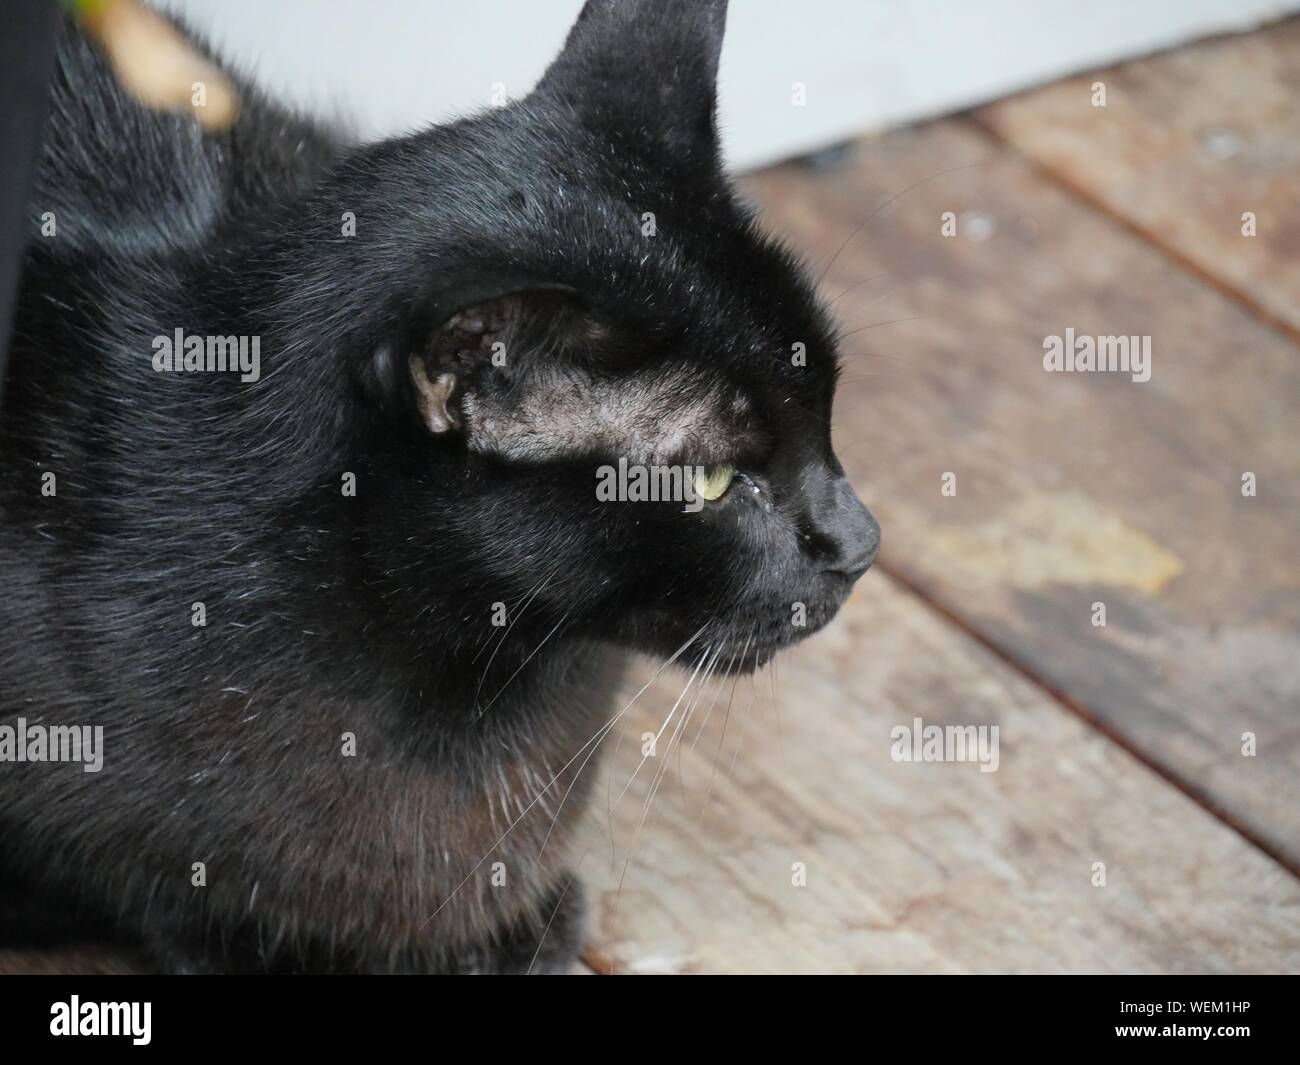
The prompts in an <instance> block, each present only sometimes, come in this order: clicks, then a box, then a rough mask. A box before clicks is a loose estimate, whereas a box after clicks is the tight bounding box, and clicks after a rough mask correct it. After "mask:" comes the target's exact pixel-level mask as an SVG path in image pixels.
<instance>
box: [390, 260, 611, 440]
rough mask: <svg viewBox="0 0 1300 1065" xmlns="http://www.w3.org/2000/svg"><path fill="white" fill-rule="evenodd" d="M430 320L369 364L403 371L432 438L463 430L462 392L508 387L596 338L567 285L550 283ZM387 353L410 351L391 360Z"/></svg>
mask: <svg viewBox="0 0 1300 1065" xmlns="http://www.w3.org/2000/svg"><path fill="white" fill-rule="evenodd" d="M463 297H464V292H462V294H461V298H463ZM440 302H441V301H440ZM432 321H433V322H434V324H433V325H432V326H431V327H426V326H418V327H417V328H416V330H415V331H414V332H413V333H409V334H408V336H407V339H406V340H405V341H404V342H403V343H402V344H401V345H400V347H398V348H397V349H394V348H393V347H392V346H389V345H385V346H384V347H383V348H382V349H381V351H380V353H379V356H378V358H377V359H376V360H375V363H376V365H383V366H384V367H385V370H384V371H383V372H384V373H386V374H388V375H392V374H393V373H394V371H395V372H396V374H397V375H400V376H405V378H406V379H407V382H408V388H407V392H408V394H409V396H410V397H411V400H412V401H413V403H414V407H415V409H416V410H417V411H418V412H419V416H420V420H421V422H423V423H424V427H425V429H426V430H427V431H428V432H430V433H432V434H433V435H435V436H446V435H449V434H454V433H461V432H464V431H466V430H465V420H464V418H463V417H462V413H461V405H462V402H463V401H464V400H465V398H466V396H468V395H474V394H479V395H481V394H482V393H483V391H484V390H488V391H492V390H499V389H503V388H504V389H509V388H511V387H515V386H517V385H519V384H521V383H522V382H523V381H524V380H525V379H527V378H528V375H529V374H530V373H531V372H533V371H534V370H535V369H536V367H537V366H538V364H539V363H545V362H547V361H550V360H551V359H553V358H554V357H556V356H562V355H564V354H565V353H568V352H569V351H570V350H571V349H573V348H574V347H575V346H576V347H581V346H583V345H584V344H587V343H590V342H591V341H592V340H593V339H594V338H595V337H596V336H598V332H597V328H596V327H595V325H594V324H593V323H592V321H591V319H590V318H588V317H587V315H586V312H585V310H584V309H583V308H582V307H581V306H580V305H579V304H578V303H577V302H576V301H575V299H574V298H573V294H572V290H571V289H569V288H567V287H565V286H560V285H555V284H550V285H539V286H535V287H531V288H528V289H525V290H523V291H509V292H506V293H505V294H503V295H492V296H490V297H487V298H481V299H479V301H478V302H476V303H472V304H469V305H462V306H461V307H460V309H459V310H457V311H456V312H455V313H453V314H451V315H450V317H445V311H443V312H442V313H438V312H437V311H435V312H434V314H433V318H432ZM394 350H404V351H406V352H408V353H409V354H408V355H407V356H406V358H405V359H402V360H397V359H395V358H394V357H393V351H394Z"/></svg>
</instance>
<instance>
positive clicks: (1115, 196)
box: [977, 19, 1300, 334]
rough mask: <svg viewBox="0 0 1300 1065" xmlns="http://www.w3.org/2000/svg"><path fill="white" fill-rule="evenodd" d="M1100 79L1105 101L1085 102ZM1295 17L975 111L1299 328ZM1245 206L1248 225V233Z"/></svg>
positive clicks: (1067, 179) (1299, 43)
mask: <svg viewBox="0 0 1300 1065" xmlns="http://www.w3.org/2000/svg"><path fill="white" fill-rule="evenodd" d="M1098 81H1100V82H1102V83H1103V84H1104V85H1105V91H1106V106H1105V107H1094V106H1093V105H1092V86H1093V84H1094V83H1095V82H1098ZM1298 86H1300V20H1296V19H1292V20H1290V21H1288V22H1284V23H1282V24H1281V25H1279V26H1276V27H1274V28H1273V29H1270V30H1266V31H1262V32H1259V33H1252V34H1248V35H1246V36H1240V37H1228V38H1223V39H1220V40H1216V41H1211V42H1208V43H1205V44H1202V45H1198V46H1195V47H1190V48H1180V49H1178V50H1177V51H1174V52H1170V53H1168V54H1166V55H1162V56H1158V57H1155V58H1152V59H1144V60H1142V61H1140V62H1135V63H1126V64H1124V65H1122V66H1119V67H1115V68H1114V69H1111V70H1105V71H1101V72H1099V73H1096V74H1089V75H1087V76H1084V77H1079V78H1072V79H1070V80H1067V81H1063V82H1059V83H1057V84H1054V85H1051V86H1049V87H1047V88H1045V89H1039V90H1035V91H1033V92H1029V93H1025V94H1023V95H1021V96H1017V97H1013V98H1011V99H1008V100H1005V101H1000V102H998V103H996V104H993V105H991V106H989V107H986V108H983V109H982V110H980V111H978V112H977V116H978V118H979V120H980V121H981V122H983V123H986V124H987V125H988V126H989V127H990V128H991V129H993V130H995V131H996V132H997V134H998V135H999V136H1001V137H1004V138H1006V139H1007V140H1008V141H1010V142H1011V143H1013V144H1014V145H1015V146H1016V148H1018V149H1019V150H1020V151H1022V152H1024V153H1025V154H1026V155H1028V156H1030V157H1032V158H1033V159H1035V160H1037V161H1038V162H1039V163H1041V164H1042V165H1043V166H1045V167H1047V168H1048V169H1049V170H1050V171H1051V172H1052V174H1053V175H1054V176H1056V177H1057V178H1058V179H1059V180H1061V181H1063V182H1064V183H1066V184H1067V185H1069V186H1071V187H1073V188H1075V189H1077V190H1079V191H1080V192H1082V193H1083V194H1085V195H1087V196H1088V197H1090V198H1092V199H1094V200H1096V201H1097V202H1099V203H1101V204H1104V205H1105V207H1106V209H1107V210H1110V211H1113V212H1114V213H1115V214H1116V215H1118V216H1121V217H1123V218H1124V219H1126V220H1128V221H1129V222H1131V223H1132V224H1133V225H1134V226H1136V227H1138V228H1139V229H1140V230H1141V231H1142V232H1143V233H1144V234H1146V235H1147V236H1148V237H1149V239H1151V240H1152V241H1153V242H1155V243H1156V244H1159V245H1161V246H1162V247H1165V248H1168V249H1170V250H1171V251H1172V252H1173V253H1175V254H1176V255H1177V256H1179V257H1180V258H1182V259H1184V260H1186V261H1187V262H1189V263H1192V264H1195V266H1196V268H1198V269H1199V270H1202V271H1204V272H1205V274H1206V275H1208V276H1211V277H1214V278H1216V279H1218V280H1220V281H1221V282H1223V283H1224V284H1225V285H1227V286H1229V287H1230V288H1232V289H1233V290H1235V291H1236V292H1237V293H1239V294H1240V295H1241V296H1242V297H1243V298H1245V299H1246V300H1248V301H1250V302H1252V303H1253V304H1255V305H1256V306H1258V307H1260V308H1262V309H1263V310H1264V311H1265V312H1266V313H1267V314H1268V315H1269V316H1271V317H1273V318H1276V319H1277V320H1279V321H1281V322H1284V323H1286V325H1287V326H1289V327H1290V329H1292V330H1293V331H1296V333H1297V334H1300V300H1297V298H1296V297H1297V294H1300V256H1297V255H1296V254H1295V249H1296V247H1297V246H1298V245H1300V196H1297V195H1296V173H1297V171H1298V170H1300V108H1297V107H1296V93H1297V87H1298ZM1245 212H1252V213H1253V214H1254V216H1255V229H1256V235H1255V236H1253V237H1247V236H1245V235H1243V232H1242V229H1243V225H1244V223H1243V219H1242V216H1243V214H1244V213H1245Z"/></svg>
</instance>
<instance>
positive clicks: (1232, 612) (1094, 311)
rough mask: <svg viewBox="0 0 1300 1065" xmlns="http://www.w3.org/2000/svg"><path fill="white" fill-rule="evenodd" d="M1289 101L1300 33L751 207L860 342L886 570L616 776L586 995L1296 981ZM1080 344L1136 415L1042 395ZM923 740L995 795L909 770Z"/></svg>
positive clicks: (761, 198)
mask: <svg viewBox="0 0 1300 1065" xmlns="http://www.w3.org/2000/svg"><path fill="white" fill-rule="evenodd" d="M1097 81H1102V82H1104V83H1105V87H1106V106H1105V107H1104V108H1102V107H1094V106H1093V105H1092V102H1091V98H1092V94H1093V83H1094V82H1097ZM1298 100H1300V22H1290V23H1284V24H1282V25H1281V26H1279V27H1276V28H1273V29H1270V30H1268V31H1265V32H1261V33H1257V34H1254V35H1251V36H1247V37H1241V38H1234V39H1226V40H1221V41H1213V42H1209V43H1206V44H1202V45H1197V46H1194V47H1189V48H1186V49H1183V50H1180V51H1177V52H1174V53H1171V54H1167V55H1163V56H1158V57H1155V58H1151V59H1146V60H1142V61H1138V62H1134V63H1130V64H1127V65H1124V66H1121V67H1118V68H1116V69H1113V70H1108V71H1103V72H1101V73H1093V74H1088V75H1087V76H1083V77H1078V78H1074V79H1071V80H1068V81H1065V82H1061V83H1059V84H1055V85H1052V86H1049V87H1047V88H1044V89H1040V90H1037V91H1033V92H1029V93H1027V94H1025V95H1023V96H1020V97H1017V98H1015V99H1011V100H1007V101H1004V102H1001V103H998V104H996V105H994V106H991V107H988V108H985V109H983V110H980V111H978V112H976V113H974V114H972V115H968V116H960V117H957V118H952V119H946V120H943V121H939V122H935V123H932V124H928V125H924V126H921V127H915V128H908V129H904V130H900V131H897V132H891V133H889V134H887V135H884V136H880V137H878V138H871V139H867V140H864V141H862V142H860V143H858V144H856V145H854V146H852V149H851V151H850V152H848V153H847V155H846V156H845V157H844V158H842V159H840V160H839V161H838V163H837V164H835V165H830V164H827V163H825V162H823V165H821V166H816V167H814V166H810V165H808V164H806V163H805V164H790V165H787V166H783V167H779V168H776V169H774V170H770V171H767V172H765V173H763V174H760V175H758V176H756V177H754V178H752V179H750V180H749V181H748V182H747V184H748V190H749V192H750V193H751V194H752V195H753V196H754V198H755V199H756V200H757V201H758V202H759V203H760V204H761V205H762V207H763V209H764V212H765V215H766V218H767V221H768V223H769V225H770V227H771V228H772V229H773V230H775V231H776V232H778V233H781V234H784V235H786V236H787V237H788V239H789V240H790V242H791V243H792V244H793V245H794V246H795V247H796V248H797V249H798V250H800V251H801V252H803V253H805V254H806V255H808V257H809V258H810V259H811V260H812V261H813V263H814V264H815V268H816V270H817V271H818V272H819V273H824V285H825V289H826V291H827V292H828V293H829V295H830V297H831V298H832V299H833V300H834V307H835V311H836V314H837V316H838V317H839V319H840V321H841V322H842V323H843V328H844V330H845V331H846V333H847V337H846V340H845V349H846V350H847V351H848V352H850V353H851V354H850V355H849V356H848V358H847V372H846V375H845V382H844V385H843V388H842V390H841V393H840V398H839V400H838V408H837V442H838V447H839V451H840V454H841V457H842V459H843V460H844V462H845V465H846V467H847V468H848V470H849V473H850V475H851V476H852V478H853V480H854V482H855V484H856V485H857V487H858V489H859V491H860V493H861V495H862V497H863V498H864V499H865V500H866V501H867V502H868V503H869V505H870V506H871V507H872V508H873V510H875V512H876V513H877V515H878V516H879V517H880V519H881V522H882V525H883V528H884V546H883V549H882V552H881V556H880V561H879V563H878V565H877V567H876V568H875V569H874V570H873V571H872V572H871V573H870V574H868V576H867V577H866V578H865V579H864V580H863V581H862V582H861V583H860V584H859V586H858V588H857V591H856V592H855V594H854V596H853V598H852V599H851V601H850V602H849V604H848V605H847V607H846V608H845V610H844V611H843V613H842V615H841V616H840V618H839V619H838V620H837V621H836V622H835V623H834V624H833V626H832V627H831V628H830V629H828V630H827V631H826V632H824V633H823V634H820V635H819V636H817V637H815V638H814V639H813V640H811V641H809V642H808V643H806V644H804V645H802V646H801V647H799V648H798V649H797V650H795V651H794V652H792V653H790V654H789V655H787V656H786V657H784V658H783V659H781V660H780V662H779V664H778V665H777V666H776V668H775V669H774V670H771V671H769V672H767V673H765V674H762V675H760V676H758V677H757V678H754V680H753V681H750V680H748V679H746V680H744V681H742V682H741V683H739V684H738V685H736V686H735V687H734V689H733V687H732V686H731V684H730V683H727V684H725V685H718V686H716V687H708V688H706V689H705V690H704V691H703V692H699V691H696V690H695V689H694V688H692V689H691V690H689V691H688V692H687V694H686V699H685V701H684V702H683V703H682V704H681V706H680V707H679V709H678V712H677V714H676V716H675V718H674V719H673V720H672V721H671V722H670V724H669V727H668V729H667V730H665V732H664V736H663V739H662V740H661V741H660V745H659V750H658V752H657V754H656V756H655V757H653V758H648V759H645V764H644V765H641V763H642V741H641V736H642V734H643V733H645V732H647V731H655V730H658V729H659V728H660V727H661V726H662V724H663V722H664V721H665V718H666V717H667V715H668V714H669V711H670V710H671V709H672V708H673V706H674V704H675V702H676V701H677V700H678V698H679V696H681V695H682V692H683V686H684V685H685V684H686V683H687V680H688V678H687V676H686V675H685V674H682V673H677V672H671V671H670V672H666V673H663V674H662V675H661V676H659V677H658V679H656V680H655V681H654V682H653V683H652V684H651V685H650V687H649V688H648V689H646V690H645V691H644V692H643V693H642V694H641V695H640V697H639V698H638V699H637V700H636V703H635V705H634V706H633V708H632V710H631V711H630V712H629V714H628V716H627V718H626V721H627V725H626V727H625V728H624V729H623V730H622V733H621V736H620V737H619V738H617V739H615V738H614V737H611V738H610V739H609V740H607V741H606V747H607V751H606V754H607V755H612V757H608V758H607V761H606V767H605V769H604V770H602V772H604V771H607V778H605V777H602V779H601V782H600V785H599V787H598V788H597V793H596V801H595V802H594V804H593V808H592V811H591V817H590V822H589V826H588V833H587V837H586V840H585V842H584V844H583V847H582V848H580V849H579V851H578V852H577V855H575V856H576V857H580V858H581V862H580V875H581V876H582V878H583V880H584V881H585V882H586V883H587V885H588V888H589V890H590V894H591V898H592V916H593V930H592V938H591V945H590V948H589V951H588V953H587V962H588V963H589V965H590V967H591V969H592V970H594V971H595V972H599V973H650V972H655V973H660V972H662V973H695V972H880V971H885V972H971V971H980V972H983V971H995V972H1003V971H1015V972H1035V973H1037V972H1060V971H1077V970H1082V971H1089V972H1153V973H1154V972H1175V973H1181V972H1206V971H1209V972H1223V971H1287V970H1290V971H1297V970H1300V558H1298V557H1297V550H1296V547H1297V541H1298V539H1300V419H1298V418H1297V416H1296V413H1295V410H1294V408H1295V406H1296V404H1297V402H1298V401H1300V195H1297V191H1298V190H1300V107H1298V106H1297V101H1298ZM944 212H953V213H954V214H955V216H956V218H957V232H956V234H955V235H952V236H945V235H944V234H943V232H942V219H943V216H944ZM1244 212H1252V213H1253V215H1254V217H1255V219H1256V227H1257V234H1256V235H1255V236H1253V237H1247V236H1243V235H1242V226H1243V222H1242V215H1243V213H1244ZM1067 327H1068V328H1073V329H1074V330H1075V332H1076V334H1090V335H1139V336H1141V335H1148V336H1150V337H1152V351H1153V356H1152V362H1153V372H1152V376H1151V380H1150V381H1148V382H1146V383H1135V382H1133V381H1131V380H1130V379H1129V378H1127V377H1124V376H1122V375H1118V374H1093V375H1087V374H1049V373H1046V372H1044V370H1043V367H1042V357H1043V342H1044V338H1046V337H1048V336H1051V335H1060V334H1062V333H1063V332H1064V330H1065V329H1066V328H1067ZM1246 473H1252V474H1254V475H1255V481H1256V484H1257V493H1256V494H1255V495H1254V496H1244V495H1243V494H1242V478H1243V475H1244V474H1246ZM946 474H953V475H955V484H956V494H955V495H952V494H947V495H945V494H944V493H943V492H942V491H941V487H942V484H943V479H944V477H945V475H946ZM1099 603H1100V604H1104V607H1105V614H1106V623H1105V625H1104V626H1097V625H1094V624H1093V620H1094V617H1096V615H1097V610H1096V606H1095V604H1099ZM652 674H653V669H652V667H651V666H650V665H646V667H645V668H644V670H643V672H642V674H641V676H640V677H639V678H638V681H637V683H635V684H633V685H632V686H631V687H630V688H629V690H628V698H629V699H631V697H632V695H633V694H635V691H636V689H637V688H638V687H640V685H641V683H643V682H644V680H646V679H648V678H650V677H651V676H652ZM687 708H692V709H693V712H692V714H691V717H690V723H689V725H688V726H687V727H684V728H681V729H680V730H678V725H679V723H680V722H681V721H682V720H683V718H684V717H685V713H684V712H685V710H686V709H687ZM915 718H921V719H922V720H923V722H925V723H927V724H940V725H944V724H959V725H997V726H998V727H999V730H1000V733H999V735H1000V762H999V765H998V768H997V770H996V772H988V773H984V772H980V770H979V767H978V766H977V765H975V764H970V763H900V762H896V761H894V760H893V759H892V758H891V756H890V750H891V739H890V733H891V729H893V728H895V727H896V726H899V725H905V726H910V725H911V723H912V722H913V720H914V719H915ZM1247 734H1250V735H1251V736H1253V738H1254V740H1253V742H1254V754H1253V755H1248V754H1243V745H1244V744H1245V743H1247V742H1249V741H1248V740H1247V739H1243V737H1246V736H1247ZM674 736H675V737H676V742H672V743H671V744H670V741H671V740H673V737H674ZM652 792H653V795H654V797H653V801H652V802H648V801H647V800H648V796H650V795H651V793H652ZM1103 874H1104V884H1103V883H1102V876H1103ZM796 881H802V882H801V883H796Z"/></svg>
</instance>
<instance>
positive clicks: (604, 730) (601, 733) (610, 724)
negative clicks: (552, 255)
mask: <svg viewBox="0 0 1300 1065" xmlns="http://www.w3.org/2000/svg"><path fill="white" fill-rule="evenodd" d="M707 627H708V626H707V625H702V626H700V628H699V630H698V631H697V632H696V633H695V635H694V636H692V637H691V638H690V639H688V640H687V641H686V642H685V643H684V644H682V646H681V647H679V648H678V649H677V650H676V651H675V652H674V653H673V655H672V657H671V658H669V659H668V660H667V661H666V662H664V664H663V665H662V666H660V667H659V672H657V673H656V674H655V677H657V676H658V675H659V673H661V672H663V671H664V670H665V669H667V668H668V667H669V666H670V665H672V664H673V663H674V662H675V661H677V659H678V657H679V656H680V655H681V654H682V653H683V652H684V651H686V650H687V648H689V647H690V646H691V644H693V643H694V642H695V641H696V640H697V639H699V636H700V633H702V632H703V631H704V630H705V629H706V628H707ZM655 677H651V678H650V680H648V681H646V683H645V686H644V687H643V688H642V689H641V691H642V692H643V691H645V690H646V688H648V687H650V684H651V683H652V682H653V681H654V679H655ZM640 694H641V692H637V694H636V695H635V696H633V697H632V700H631V702H629V703H628V704H627V706H625V707H623V709H622V710H620V711H619V712H618V713H617V714H615V715H614V716H613V717H612V718H610V719H609V720H608V721H606V722H605V723H604V724H603V725H601V726H600V728H598V729H596V731H595V732H594V733H592V735H591V738H590V739H589V740H587V742H586V743H584V744H583V745H582V746H581V747H579V748H578V750H577V751H576V752H575V753H574V755H573V757H571V758H570V759H569V760H568V761H567V762H565V763H564V765H562V766H560V768H559V770H558V771H557V772H556V773H555V775H554V776H552V777H551V779H550V780H549V781H547V783H546V786H545V787H543V788H542V789H541V791H539V792H538V793H537V794H536V795H535V796H534V797H533V799H532V801H531V802H529V803H528V805H527V806H525V807H524V809H523V812H521V813H520V814H519V816H518V817H516V818H515V819H514V820H513V821H511V822H510V824H508V825H507V826H506V828H505V831H504V832H502V833H501V835H500V836H498V837H497V839H496V842H494V843H493V844H492V846H491V847H489V848H488V850H487V853H486V854H484V855H483V857H482V858H480V859H479V860H478V861H477V862H475V863H474V867H473V868H472V869H470V871H469V872H468V873H466V874H465V877H464V879H462V880H461V881H460V883H459V884H457V885H456V886H455V888H453V889H452V892H451V894H450V895H448V896H447V897H446V898H445V899H443V900H442V903H441V904H440V905H439V906H438V908H437V909H436V910H434V911H433V913H431V914H430V915H429V916H428V917H427V918H425V920H424V922H423V924H421V926H420V927H421V928H423V927H426V926H427V925H428V924H429V923H430V922H431V921H432V920H433V919H434V918H435V917H437V916H438V914H440V913H441V912H442V911H443V910H444V909H446V908H447V905H448V904H449V903H450V902H451V901H452V899H454V898H455V897H456V896H457V895H458V894H460V891H461V889H462V888H463V887H464V886H465V885H466V884H468V883H469V881H470V878H471V877H472V876H473V875H474V874H475V873H477V872H478V871H479V870H480V869H481V868H482V867H483V863H484V862H486V861H487V860H488V859H489V858H490V857H491V856H492V853H493V852H494V851H495V850H496V849H497V848H498V847H499V846H501V844H502V843H503V842H505V839H506V837H507V836H509V835H510V833H511V832H513V831H514V830H515V828H516V827H517V826H518V825H519V822H520V821H522V820H523V819H524V818H525V817H527V816H528V814H529V812H530V811H531V810H532V809H533V807H535V806H536V805H537V804H538V803H539V802H541V801H542V797H543V796H544V795H545V794H546V793H547V792H548V791H550V790H551V788H552V787H553V786H554V784H555V782H556V781H557V780H559V779H560V777H561V776H563V775H564V772H565V771H566V770H567V769H568V768H569V766H571V765H573V763H574V762H576V761H577V760H578V759H579V758H581V757H582V753H583V751H585V750H586V749H587V748H588V747H590V746H591V745H592V744H593V743H596V744H599V743H600V741H601V740H602V739H603V738H604V737H605V736H607V735H608V734H609V731H610V729H612V728H614V726H615V725H617V724H618V723H619V721H620V720H621V719H622V717H623V715H624V714H626V713H627V712H628V709H629V708H630V707H631V706H632V703H634V702H636V699H637V697H638V696H639V695H640Z"/></svg>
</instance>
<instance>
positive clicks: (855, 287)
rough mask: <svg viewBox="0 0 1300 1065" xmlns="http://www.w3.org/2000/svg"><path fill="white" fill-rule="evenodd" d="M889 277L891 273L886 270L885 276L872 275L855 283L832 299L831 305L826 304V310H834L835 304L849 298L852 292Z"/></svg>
mask: <svg viewBox="0 0 1300 1065" xmlns="http://www.w3.org/2000/svg"><path fill="white" fill-rule="evenodd" d="M888 276H889V271H888V270H886V271H885V272H884V273H883V274H872V275H871V276H870V277H864V278H863V279H862V280H861V281H856V282H854V283H853V284H852V285H850V286H849V287H848V288H846V289H845V290H844V291H843V292H841V293H839V294H838V295H837V296H836V297H835V298H834V299H832V300H831V301H830V302H829V303H827V304H826V309H827V310H830V309H832V308H833V307H834V306H835V304H837V303H839V302H840V300H842V299H843V298H844V297H845V296H847V295H848V294H849V293H850V292H856V291H857V290H858V289H860V288H861V287H862V286H863V285H869V284H870V283H871V282H872V281H879V280H880V279H881V278H882V277H888Z"/></svg>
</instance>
